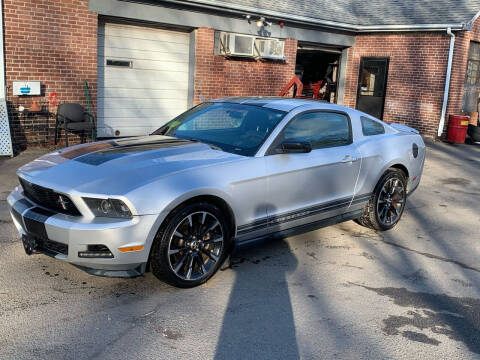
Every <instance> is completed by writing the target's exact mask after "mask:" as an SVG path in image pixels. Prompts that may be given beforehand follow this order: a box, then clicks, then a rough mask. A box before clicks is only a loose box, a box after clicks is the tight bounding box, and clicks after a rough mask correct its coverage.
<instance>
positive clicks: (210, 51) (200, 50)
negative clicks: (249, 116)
mask: <svg viewBox="0 0 480 360" xmlns="http://www.w3.org/2000/svg"><path fill="white" fill-rule="evenodd" d="M296 54H297V41H296V40H295V39H287V40H286V41H285V56H286V58H287V59H286V61H260V60H253V59H242V58H235V59H234V58H230V59H226V58H225V57H224V56H220V55H214V29H212V28H199V29H197V33H196V43H195V57H196V59H195V89H194V94H195V97H194V102H195V103H199V102H202V101H205V100H209V99H215V98H219V97H223V96H248V95H259V96H268V95H278V94H279V92H280V90H281V89H282V88H283V87H284V86H285V85H286V84H287V83H288V81H290V79H291V78H292V77H293V75H295V61H296Z"/></svg>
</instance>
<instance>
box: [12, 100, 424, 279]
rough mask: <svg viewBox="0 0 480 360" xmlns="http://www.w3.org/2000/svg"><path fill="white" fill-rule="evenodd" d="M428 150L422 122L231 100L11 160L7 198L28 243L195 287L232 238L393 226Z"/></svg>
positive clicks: (100, 269) (121, 272) (107, 271)
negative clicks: (144, 127)
mask: <svg viewBox="0 0 480 360" xmlns="http://www.w3.org/2000/svg"><path fill="white" fill-rule="evenodd" d="M424 159H425V144H424V142H423V140H422V138H421V137H420V135H419V134H418V132H417V131H416V130H414V129H412V128H409V127H407V126H403V125H397V124H386V123H384V122H382V121H380V120H378V119H375V118H372V117H371V116H369V115H366V114H364V113H362V112H359V111H356V110H352V109H349V108H345V107H342V106H338V105H332V104H327V103H320V102H314V101H309V100H300V99H285V98H225V99H221V100H214V101H208V102H205V103H202V104H200V105H198V106H196V107H194V108H192V109H190V110H188V111H186V112H185V113H183V114H181V115H179V116H178V117H176V118H175V119H173V120H172V121H170V122H168V123H167V124H166V125H164V126H162V127H161V128H159V129H158V130H156V131H155V132H154V133H153V134H152V135H150V136H144V137H136V138H128V139H117V140H105V141H100V142H95V143H90V144H83V145H77V146H72V147H69V148H65V149H62V150H58V151H55V152H52V153H50V154H47V155H45V156H42V157H40V158H38V159H36V160H34V161H32V162H31V163H29V164H27V165H25V166H23V167H21V168H20V169H19V170H18V177H19V181H20V185H19V186H18V187H17V188H15V189H14V190H13V192H12V193H11V194H10V195H9V196H8V204H9V207H10V211H11V214H12V218H13V221H14V223H15V226H16V227H17V229H18V231H19V233H20V234H21V236H22V240H23V245H24V248H25V251H26V252H27V253H28V254H32V253H34V252H35V253H36V252H41V253H45V254H48V255H51V256H54V257H55V258H56V259H59V260H63V261H67V262H70V263H72V264H74V265H76V266H78V267H80V268H82V269H84V270H86V271H88V272H89V273H91V274H96V275H103V276H124V277H127V276H136V275H140V274H143V273H144V272H145V271H146V269H147V264H149V268H151V270H152V272H153V273H154V274H155V275H156V276H157V277H158V278H160V279H162V280H164V281H166V282H168V283H170V284H173V285H175V286H179V287H191V286H196V285H199V284H201V283H203V282H205V281H207V280H208V279H209V278H210V277H211V276H212V275H213V274H214V273H215V272H216V271H217V270H218V268H219V267H220V266H221V264H222V263H223V262H224V261H225V259H226V258H227V257H228V255H229V253H230V252H231V251H232V249H233V247H234V245H236V244H241V243H244V242H247V241H252V240H257V239H261V238H265V237H276V236H280V237H284V236H288V235H293V234H297V233H301V232H305V231H309V230H312V229H315V228H319V227H322V226H325V225H330V224H334V223H338V222H342V221H346V220H352V219H354V220H356V221H357V222H359V223H360V224H362V225H364V226H367V227H370V228H373V229H376V230H389V229H391V228H393V227H394V226H395V225H396V224H397V223H398V221H399V220H400V218H401V216H402V213H403V211H404V208H405V202H406V199H407V195H408V194H410V193H411V192H412V191H414V190H415V188H416V187H417V186H418V184H419V182H420V177H421V175H422V170H423V163H424Z"/></svg>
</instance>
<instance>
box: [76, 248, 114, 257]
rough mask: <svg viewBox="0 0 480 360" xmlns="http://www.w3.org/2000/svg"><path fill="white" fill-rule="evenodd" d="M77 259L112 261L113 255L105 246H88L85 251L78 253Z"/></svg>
mask: <svg viewBox="0 0 480 360" xmlns="http://www.w3.org/2000/svg"><path fill="white" fill-rule="evenodd" d="M78 257H79V258H90V259H91V258H103V259H112V258H113V254H112V252H111V251H110V249H109V248H108V247H106V246H105V245H88V246H87V251H79V252H78Z"/></svg>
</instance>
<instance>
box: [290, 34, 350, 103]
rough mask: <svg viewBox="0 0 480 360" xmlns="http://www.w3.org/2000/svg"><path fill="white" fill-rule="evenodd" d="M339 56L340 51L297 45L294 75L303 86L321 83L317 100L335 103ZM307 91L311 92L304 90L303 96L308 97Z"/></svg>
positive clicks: (309, 45)
mask: <svg viewBox="0 0 480 360" xmlns="http://www.w3.org/2000/svg"><path fill="white" fill-rule="evenodd" d="M341 55H342V51H341V49H337V48H329V47H320V46H318V45H312V44H309V43H299V45H298V49H297V62H296V66H295V75H297V76H298V77H299V78H300V80H301V81H302V83H303V84H304V85H313V84H315V83H318V82H319V81H322V83H321V86H320V92H319V98H320V99H321V100H325V101H328V102H330V103H336V102H337V95H338V74H339V67H340V57H341ZM309 91H312V89H310V88H308V87H307V88H305V89H304V91H303V93H304V95H310V94H309V93H308V92H309Z"/></svg>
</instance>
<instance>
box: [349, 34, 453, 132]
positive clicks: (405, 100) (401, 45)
mask: <svg viewBox="0 0 480 360" xmlns="http://www.w3.org/2000/svg"><path fill="white" fill-rule="evenodd" d="M449 39H450V38H449V37H448V36H447V35H446V34H444V33H441V34H440V33H403V34H365V35H363V34H362V35H357V37H356V40H355V45H354V46H353V47H352V48H350V49H349V51H348V55H347V56H348V57H347V73H346V83H345V95H344V105H346V106H350V107H355V105H356V99H357V85H358V74H359V67H360V58H361V57H389V58H390V63H389V69H388V80H387V92H386V99H385V109H384V116H383V120H385V121H387V122H396V123H401V124H406V125H409V126H412V127H414V128H416V129H418V130H419V131H421V132H422V133H423V134H424V135H426V136H429V137H435V136H436V132H437V128H438V122H439V119H440V115H441V108H442V102H443V91H444V85H445V74H446V66H447V59H448V48H449V41H450V40H449Z"/></svg>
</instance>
